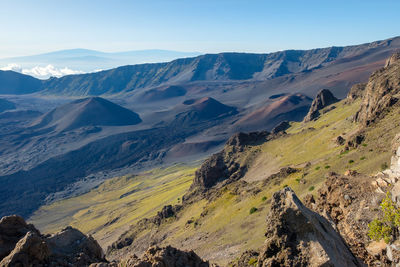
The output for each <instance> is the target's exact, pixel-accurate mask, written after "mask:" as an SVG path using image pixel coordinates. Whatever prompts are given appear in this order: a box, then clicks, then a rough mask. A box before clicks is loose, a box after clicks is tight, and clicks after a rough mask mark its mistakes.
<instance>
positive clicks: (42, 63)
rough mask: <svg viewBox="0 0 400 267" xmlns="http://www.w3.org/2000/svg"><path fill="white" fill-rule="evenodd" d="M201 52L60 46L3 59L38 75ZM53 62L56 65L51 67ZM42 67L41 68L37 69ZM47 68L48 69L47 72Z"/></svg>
mask: <svg viewBox="0 0 400 267" xmlns="http://www.w3.org/2000/svg"><path fill="white" fill-rule="evenodd" d="M199 54H200V53H197V52H179V51H170V50H155V49H153V50H137V51H124V52H114V53H107V52H101V51H95V50H88V49H70V50H60V51H55V52H51V53H45V54H39V55H33V56H23V57H12V58H3V59H0V69H1V68H5V67H7V66H8V67H11V66H14V67H18V68H19V71H21V72H23V73H26V74H32V75H34V76H36V77H37V78H48V77H50V76H54V75H60V76H61V75H66V74H72V73H79V72H93V71H97V70H101V69H111V68H115V67H118V66H123V65H133V64H142V63H155V62H168V61H171V60H174V59H177V58H184V57H193V56H198V55H199ZM48 65H51V66H52V67H53V68H54V69H49V68H47V66H48ZM37 68H41V71H36V70H37ZM46 70H47V73H46Z"/></svg>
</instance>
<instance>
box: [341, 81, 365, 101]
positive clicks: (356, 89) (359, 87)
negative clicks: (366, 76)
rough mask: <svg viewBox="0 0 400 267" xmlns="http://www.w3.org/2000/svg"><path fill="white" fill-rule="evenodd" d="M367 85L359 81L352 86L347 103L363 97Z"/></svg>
mask: <svg viewBox="0 0 400 267" xmlns="http://www.w3.org/2000/svg"><path fill="white" fill-rule="evenodd" d="M366 86H367V84H366V83H358V84H355V85H353V86H352V87H351V88H350V91H349V93H348V94H347V97H346V102H347V103H352V102H354V101H355V100H356V99H359V98H361V97H362V96H363V95H364V91H365V87H366Z"/></svg>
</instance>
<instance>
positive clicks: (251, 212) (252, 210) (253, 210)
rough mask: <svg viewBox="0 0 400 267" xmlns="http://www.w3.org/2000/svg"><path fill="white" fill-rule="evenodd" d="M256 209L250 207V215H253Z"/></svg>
mask: <svg viewBox="0 0 400 267" xmlns="http://www.w3.org/2000/svg"><path fill="white" fill-rule="evenodd" d="M257 210H258V209H257V208H256V207H252V208H251V209H250V214H253V213H254V212H256V211H257Z"/></svg>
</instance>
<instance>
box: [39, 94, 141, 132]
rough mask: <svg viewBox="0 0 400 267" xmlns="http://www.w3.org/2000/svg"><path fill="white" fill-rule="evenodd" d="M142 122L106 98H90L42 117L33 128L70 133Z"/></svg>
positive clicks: (59, 108) (54, 110) (77, 101)
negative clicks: (82, 129)
mask: <svg viewBox="0 0 400 267" xmlns="http://www.w3.org/2000/svg"><path fill="white" fill-rule="evenodd" d="M141 121H142V120H141V119H140V117H139V115H138V114H136V113H135V112H133V111H131V110H129V109H126V108H123V107H121V106H119V105H117V104H114V103H112V102H110V101H108V100H106V99H104V98H100V97H90V98H85V99H79V100H76V101H73V102H71V103H68V104H65V105H63V106H61V107H57V108H55V109H53V110H52V111H50V112H48V113H46V114H44V115H43V116H41V117H40V118H39V119H38V120H37V121H35V122H34V123H33V125H32V126H33V127H34V128H49V127H54V129H55V130H58V131H68V130H73V129H77V128H80V127H85V126H121V125H135V124H138V123H140V122H141Z"/></svg>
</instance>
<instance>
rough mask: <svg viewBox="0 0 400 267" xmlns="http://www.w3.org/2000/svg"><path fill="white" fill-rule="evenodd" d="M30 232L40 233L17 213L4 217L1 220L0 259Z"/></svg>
mask: <svg viewBox="0 0 400 267" xmlns="http://www.w3.org/2000/svg"><path fill="white" fill-rule="evenodd" d="M28 232H33V233H37V234H40V233H39V231H38V230H37V229H36V228H35V227H34V226H33V225H31V224H27V223H26V222H25V220H24V219H23V218H22V217H20V216H17V215H11V216H6V217H3V218H2V219H1V220H0V260H2V259H3V258H4V257H6V256H7V255H8V254H10V252H11V251H12V250H13V249H14V247H15V245H16V244H17V243H18V241H19V240H20V239H21V238H23V237H24V236H25V235H26V234H27V233H28Z"/></svg>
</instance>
